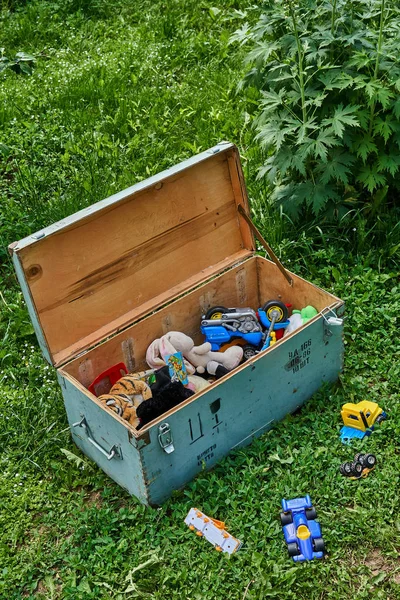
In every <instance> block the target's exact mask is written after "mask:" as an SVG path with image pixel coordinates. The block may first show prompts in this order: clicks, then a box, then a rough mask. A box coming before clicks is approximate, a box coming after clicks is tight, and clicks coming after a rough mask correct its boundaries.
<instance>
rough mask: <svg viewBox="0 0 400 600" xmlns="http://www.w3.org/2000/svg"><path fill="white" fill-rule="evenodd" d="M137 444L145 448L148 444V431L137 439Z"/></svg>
mask: <svg viewBox="0 0 400 600" xmlns="http://www.w3.org/2000/svg"><path fill="white" fill-rule="evenodd" d="M138 442H141V446H147V445H148V444H150V431H144V432H143V433H142V434H141V435H140V436H139V437H138Z"/></svg>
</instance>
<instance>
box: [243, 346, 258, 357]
mask: <svg viewBox="0 0 400 600" xmlns="http://www.w3.org/2000/svg"><path fill="white" fill-rule="evenodd" d="M256 355H257V350H256V349H255V348H254V346H250V345H249V346H243V359H244V360H249V358H254V356H256Z"/></svg>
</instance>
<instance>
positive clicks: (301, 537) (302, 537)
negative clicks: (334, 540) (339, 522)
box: [281, 494, 325, 562]
mask: <svg viewBox="0 0 400 600" xmlns="http://www.w3.org/2000/svg"><path fill="white" fill-rule="evenodd" d="M282 510H283V512H281V524H282V530H283V535H284V536H285V541H286V544H287V549H288V552H289V556H291V557H292V558H293V560H294V562H303V561H305V560H313V558H323V557H324V555H325V544H324V540H323V539H322V533H321V525H320V524H319V523H318V521H316V520H315V519H316V518H317V513H316V511H315V508H314V507H313V505H312V502H311V498H310V496H309V495H308V494H307V496H305V497H304V498H295V499H294V500H282Z"/></svg>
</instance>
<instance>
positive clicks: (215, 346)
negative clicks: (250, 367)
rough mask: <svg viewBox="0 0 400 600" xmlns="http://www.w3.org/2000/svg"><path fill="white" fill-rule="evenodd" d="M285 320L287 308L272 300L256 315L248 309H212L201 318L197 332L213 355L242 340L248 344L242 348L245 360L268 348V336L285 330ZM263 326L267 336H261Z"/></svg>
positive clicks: (215, 307) (220, 307) (269, 340)
mask: <svg viewBox="0 0 400 600" xmlns="http://www.w3.org/2000/svg"><path fill="white" fill-rule="evenodd" d="M287 318H288V310H287V307H286V306H285V305H284V304H283V303H282V302H279V301H275V300H271V301H270V302H267V303H266V304H264V306H263V307H262V308H260V309H259V310H258V312H256V311H254V310H253V309H251V308H226V307H225V306H213V307H212V308H210V309H209V310H208V311H207V312H206V314H205V315H204V316H203V317H202V321H201V327H200V330H201V332H202V334H203V335H205V337H206V342H210V344H211V349H212V350H214V351H218V350H219V349H220V348H221V346H222V345H223V344H227V343H230V342H231V341H232V340H235V339H240V340H243V342H246V343H247V345H244V348H243V356H244V358H245V359H246V360H247V359H249V358H251V357H252V356H255V354H257V353H258V352H260V351H261V350H265V348H268V347H269V345H270V343H271V339H272V337H271V332H272V331H276V330H277V329H283V328H285V327H287V326H288V325H289V321H288V320H287ZM260 322H261V323H260ZM262 326H263V327H264V328H265V329H266V330H267V331H266V332H263V327H262Z"/></svg>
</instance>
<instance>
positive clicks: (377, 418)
mask: <svg viewBox="0 0 400 600" xmlns="http://www.w3.org/2000/svg"><path fill="white" fill-rule="evenodd" d="M385 419H386V417H385V415H378V416H377V417H376V420H375V423H378V424H379V423H382V421H384V420H385Z"/></svg>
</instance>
